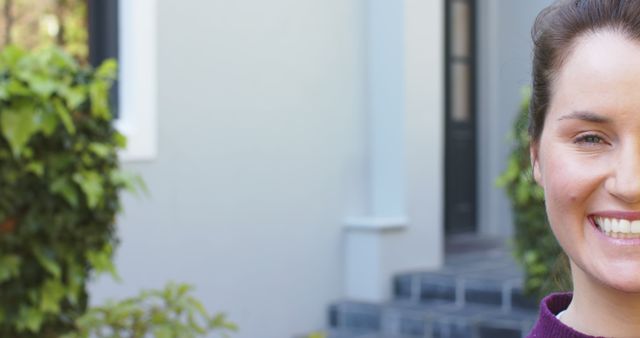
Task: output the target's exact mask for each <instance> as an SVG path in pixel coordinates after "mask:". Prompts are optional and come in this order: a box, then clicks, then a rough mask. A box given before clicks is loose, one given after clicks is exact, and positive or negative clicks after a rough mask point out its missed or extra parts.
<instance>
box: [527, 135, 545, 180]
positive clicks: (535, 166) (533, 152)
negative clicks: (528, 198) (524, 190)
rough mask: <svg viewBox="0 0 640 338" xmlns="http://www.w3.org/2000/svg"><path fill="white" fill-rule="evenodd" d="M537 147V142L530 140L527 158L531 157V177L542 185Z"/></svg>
mask: <svg viewBox="0 0 640 338" xmlns="http://www.w3.org/2000/svg"><path fill="white" fill-rule="evenodd" d="M539 154H540V152H539V148H538V143H537V142H532V143H531V145H530V146H529V158H530V159H531V171H532V172H533V179H534V180H535V181H536V183H538V185H540V186H542V172H541V171H540V158H539Z"/></svg>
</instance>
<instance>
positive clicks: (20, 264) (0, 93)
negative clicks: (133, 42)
mask: <svg viewBox="0 0 640 338" xmlns="http://www.w3.org/2000/svg"><path fill="white" fill-rule="evenodd" d="M115 76H116V64H115V62H114V61H113V60H109V61H106V62H104V63H103V64H102V65H101V66H100V67H98V68H97V69H95V70H94V69H91V68H90V67H86V66H81V65H79V64H78V63H77V62H76V61H75V60H74V59H73V58H72V57H70V56H69V55H68V54H66V53H64V52H62V51H60V50H59V49H56V48H49V49H44V50H40V51H38V52H25V51H23V50H21V49H19V48H17V47H13V46H9V47H7V48H4V49H3V50H2V52H0V290H1V291H0V336H2V337H25V338H26V337H59V336H60V335H61V333H64V332H67V331H68V330H69V329H71V328H72V327H73V326H74V321H75V320H76V318H77V317H79V316H80V315H81V314H83V313H84V312H85V311H86V309H87V290H86V282H87V281H88V279H89V278H90V277H91V275H92V272H111V273H115V270H114V267H113V265H112V263H111V255H112V251H113V249H114V247H115V245H116V242H117V240H116V235H115V229H114V220H115V215H116V213H117V212H118V211H119V208H120V200H119V198H118V192H119V191H121V190H122V189H124V188H131V187H132V186H133V184H134V182H135V179H134V178H133V177H132V176H130V175H127V174H126V173H124V172H123V171H121V170H120V169H119V167H118V158H117V150H118V149H119V148H121V147H123V146H124V138H123V137H122V136H121V135H120V134H119V133H118V132H117V131H116V130H115V129H114V127H113V126H112V123H111V122H112V121H111V114H110V111H109V104H108V102H109V101H108V91H109V88H110V86H111V84H112V82H113V81H114V79H115Z"/></svg>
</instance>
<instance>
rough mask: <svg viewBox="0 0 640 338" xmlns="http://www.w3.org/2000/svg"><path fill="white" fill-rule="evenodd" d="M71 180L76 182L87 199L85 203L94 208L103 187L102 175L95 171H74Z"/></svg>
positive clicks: (101, 194)
mask: <svg viewBox="0 0 640 338" xmlns="http://www.w3.org/2000/svg"><path fill="white" fill-rule="evenodd" d="M73 181H74V182H76V183H77V184H78V185H79V186H80V189H81V190H82V192H83V193H84V196H85V197H86V199H87V205H88V206H89V208H91V209H95V208H96V207H97V206H98V203H100V201H101V200H102V196H103V194H104V189H103V186H102V176H100V175H99V174H98V173H97V172H95V171H84V172H80V173H75V174H74V175H73Z"/></svg>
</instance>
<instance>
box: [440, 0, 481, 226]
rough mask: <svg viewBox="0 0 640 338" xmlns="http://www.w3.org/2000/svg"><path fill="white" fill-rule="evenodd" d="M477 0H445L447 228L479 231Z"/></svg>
mask: <svg viewBox="0 0 640 338" xmlns="http://www.w3.org/2000/svg"><path fill="white" fill-rule="evenodd" d="M474 12H475V1H474V0H445V15H446V16H445V17H446V20H445V21H446V30H445V31H446V37H445V41H446V46H445V50H446V57H445V62H446V74H445V86H446V87H445V88H446V100H445V114H446V117H445V192H444V194H445V232H446V233H447V234H456V233H468V232H475V231H476V119H475V86H474V82H475V69H474V68H475V62H474V61H475V60H474V57H473V56H474V50H475V37H474V29H473V27H474V24H475V22H474V21H475V20H474Z"/></svg>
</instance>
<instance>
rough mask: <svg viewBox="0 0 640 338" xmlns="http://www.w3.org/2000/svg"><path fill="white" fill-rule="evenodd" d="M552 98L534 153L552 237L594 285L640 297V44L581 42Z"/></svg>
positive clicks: (610, 36)
mask: <svg viewBox="0 0 640 338" xmlns="http://www.w3.org/2000/svg"><path fill="white" fill-rule="evenodd" d="M552 93H553V95H552V96H553V97H552V100H551V102H550V106H549V109H548V111H547V117H546V120H545V124H544V128H543V132H542V135H541V136H540V139H539V140H538V142H537V143H536V144H534V145H533V146H532V151H531V156H532V163H533V172H534V177H535V179H536V181H537V182H538V183H539V184H540V185H541V186H542V187H543V188H544V192H545V200H546V208H547V214H548V217H549V222H550V223H551V227H552V230H553V232H554V234H555V235H556V237H557V239H558V241H559V242H560V245H561V246H562V247H563V248H564V250H565V252H566V253H567V254H568V255H569V257H570V258H571V260H572V261H573V263H574V266H575V267H577V268H579V269H581V270H582V272H583V273H584V274H585V275H586V276H588V277H589V278H590V279H592V280H595V281H597V282H600V283H602V284H604V285H607V286H610V287H613V288H615V289H618V290H621V291H626V292H640V42H638V41H632V40H629V39H628V38H626V37H624V36H623V35H622V34H620V33H616V32H611V31H600V32H597V33H595V34H589V35H586V36H584V37H582V38H579V39H578V40H577V41H576V45H575V47H574V49H573V51H572V52H571V53H570V54H569V56H568V57H567V59H566V60H565V62H564V64H563V66H562V67H561V69H560V70H559V72H558V73H557V77H556V80H555V82H554V86H553V88H552Z"/></svg>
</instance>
